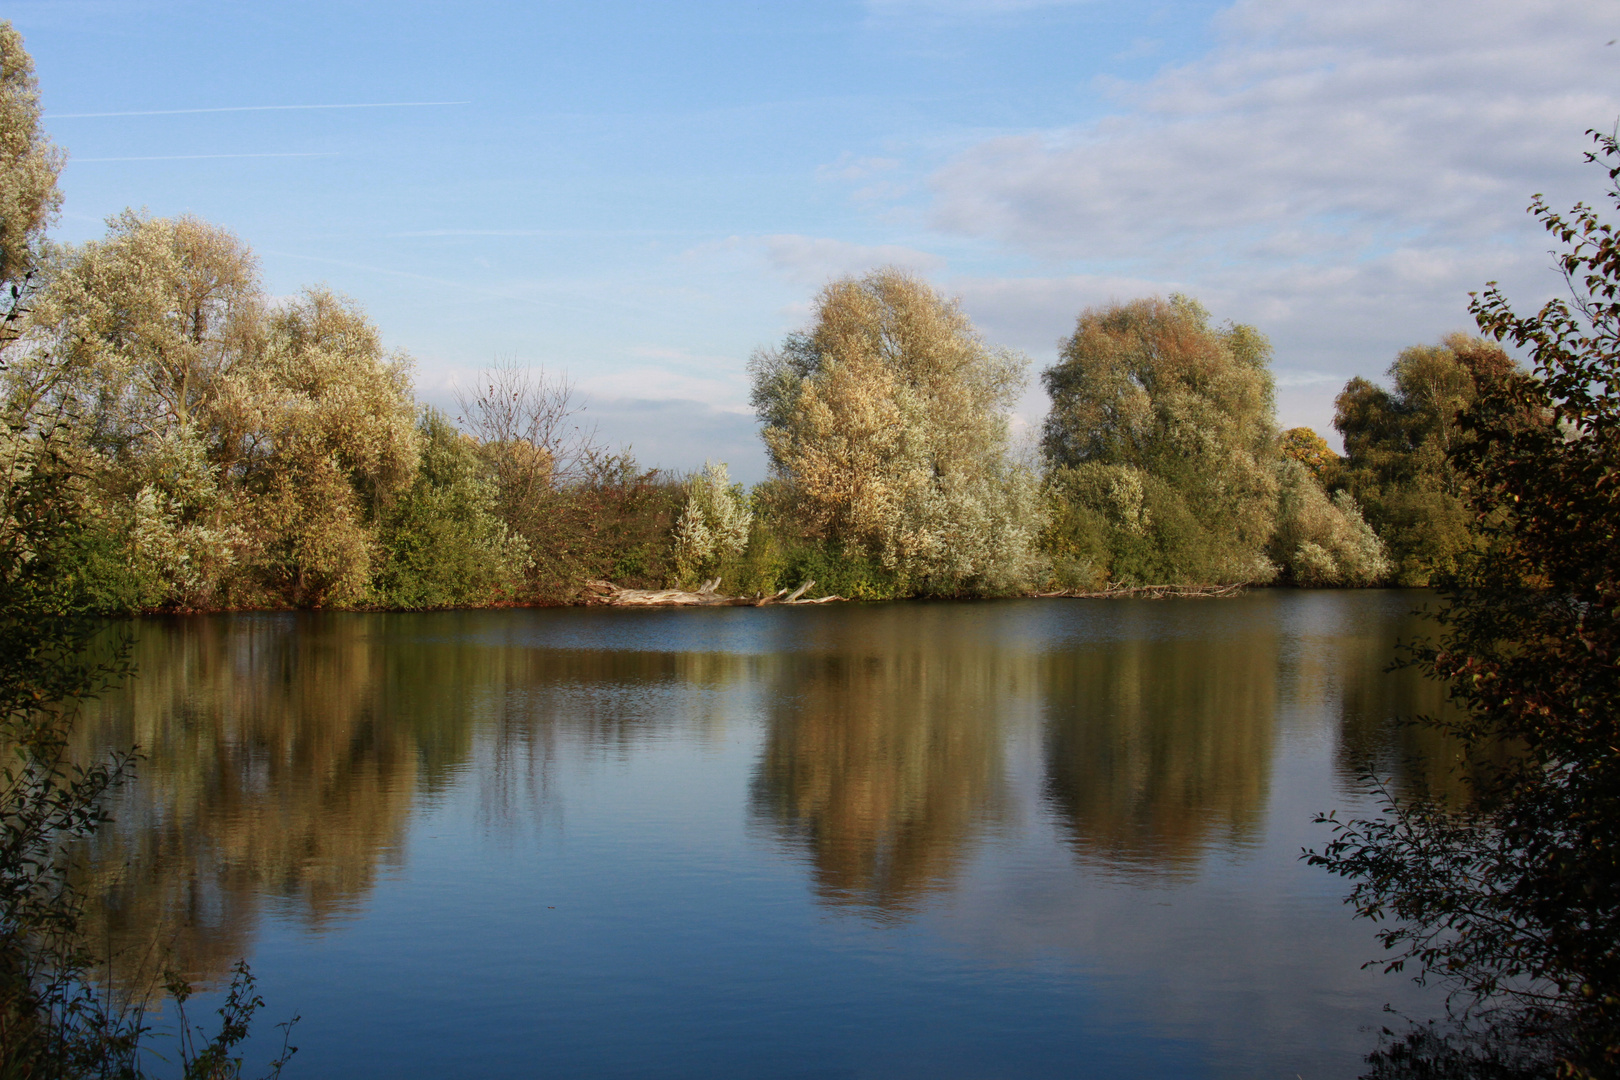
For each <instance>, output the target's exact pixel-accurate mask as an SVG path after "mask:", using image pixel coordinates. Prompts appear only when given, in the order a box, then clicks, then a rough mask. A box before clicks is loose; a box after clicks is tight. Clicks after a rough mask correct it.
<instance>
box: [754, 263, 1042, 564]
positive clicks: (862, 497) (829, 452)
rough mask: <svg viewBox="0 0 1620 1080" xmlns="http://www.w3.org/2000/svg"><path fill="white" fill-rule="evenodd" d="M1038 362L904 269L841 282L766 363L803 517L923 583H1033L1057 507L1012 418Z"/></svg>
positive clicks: (769, 433)
mask: <svg viewBox="0 0 1620 1080" xmlns="http://www.w3.org/2000/svg"><path fill="white" fill-rule="evenodd" d="M1026 366H1027V361H1026V360H1025V358H1024V357H1022V356H1020V355H1019V354H1017V353H1013V352H1010V351H1008V350H1004V349H996V348H992V347H990V346H988V345H987V344H986V343H985V342H984V341H983V339H982V338H980V336H979V334H978V332H977V331H976V330H975V329H974V328H973V325H972V324H971V323H970V322H969V321H968V319H967V317H966V316H964V315H963V314H962V312H961V310H960V308H959V307H958V306H957V304H956V303H954V302H952V301H948V300H946V299H945V298H943V297H941V296H940V295H939V294H938V293H936V292H934V290H933V289H931V288H929V286H928V285H926V284H925V283H923V282H921V281H919V280H917V279H916V278H913V277H911V276H909V275H907V274H905V273H903V272H902V271H899V270H894V269H886V270H878V271H875V272H873V273H871V274H868V275H867V276H866V277H864V278H860V279H854V278H846V279H844V280H842V281H836V282H833V283H832V284H830V285H828V286H827V287H826V288H825V289H823V290H822V292H821V294H820V295H819V296H818V297H817V301H816V320H815V322H814V324H813V325H812V326H811V327H810V328H808V329H807V330H806V331H805V332H804V333H800V334H793V335H790V336H789V337H788V338H787V340H786V341H785V342H784V343H783V345H782V347H781V348H780V349H779V350H775V349H773V350H765V351H761V352H759V353H757V354H755V357H754V360H753V362H752V364H751V371H752V374H753V378H754V393H753V400H754V405H755V408H756V409H757V410H758V412H759V415H760V419H761V420H763V421H764V425H765V427H764V431H763V432H762V434H763V436H764V439H765V444H766V448H767V450H768V452H769V454H770V460H771V466H772V469H773V471H774V472H775V473H776V475H777V476H778V477H780V478H782V479H783V480H784V481H786V483H787V487H788V490H789V491H790V492H791V493H792V504H793V507H794V512H795V513H796V514H797V515H798V517H799V519H800V524H801V525H802V526H803V527H805V528H806V529H807V530H808V531H809V532H810V533H811V534H812V535H814V536H816V537H818V538H820V539H823V540H826V541H830V542H832V543H834V544H837V545H841V546H842V547H843V548H845V549H846V550H848V551H851V552H858V553H861V554H864V555H867V556H872V557H875V558H876V559H877V560H878V561H879V562H880V563H881V564H882V565H883V566H884V567H885V568H887V569H888V570H890V571H892V572H894V573H896V574H897V575H898V576H899V577H900V578H901V579H902V580H903V581H905V582H906V583H907V586H908V587H909V588H911V589H915V590H917V591H921V592H933V593H962V592H1001V591H1009V590H1016V589H1020V588H1025V587H1027V586H1028V585H1030V584H1032V583H1033V582H1034V581H1035V580H1037V579H1038V577H1039V576H1040V573H1041V570H1042V563H1041V559H1040V557H1039V555H1038V553H1037V550H1036V538H1037V535H1038V533H1039V531H1040V529H1041V527H1042V525H1043V521H1044V517H1043V510H1042V507H1041V504H1040V500H1039V497H1038V484H1037V481H1036V478H1035V477H1034V476H1033V475H1032V474H1031V472H1030V471H1029V470H1028V469H1026V468H1024V467H1022V466H1021V465H1020V464H1018V463H1017V462H1016V461H1015V460H1013V457H1012V454H1011V453H1010V447H1009V436H1008V427H1007V415H1006V411H1007V409H1009V408H1010V407H1011V405H1012V403H1013V402H1014V400H1016V398H1017V394H1018V391H1019V390H1020V389H1021V388H1022V386H1023V381H1024V370H1025V368H1026Z"/></svg>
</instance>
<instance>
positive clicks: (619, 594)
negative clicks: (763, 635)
mask: <svg viewBox="0 0 1620 1080" xmlns="http://www.w3.org/2000/svg"><path fill="white" fill-rule="evenodd" d="M814 585H815V579H813V578H812V579H811V580H809V581H807V582H805V583H804V584H803V585H800V586H799V587H798V588H797V589H794V590H793V591H792V592H789V591H788V590H786V589H781V590H779V591H778V592H776V593H775V594H774V595H772V596H725V595H722V594H721V593H720V591H719V589H720V579H719V578H715V579H714V580H712V581H705V582H704V583H703V584H702V586H701V587H699V588H698V590H697V592H687V591H686V590H684V589H625V588H621V587H620V586H618V585H615V584H613V583H612V582H610V581H587V582H586V583H585V587H586V588H587V589H589V590H590V594H589V599H590V600H591V601H592V602H594V603H598V604H608V605H611V606H613V607H765V606H766V605H767V604H794V605H800V604H830V603H833V602H835V601H840V600H843V599H844V597H842V596H818V597H816V598H815V599H813V600H810V599H805V598H804V594H805V593H807V592H809V591H810V589H811V588H812V587H813V586H814Z"/></svg>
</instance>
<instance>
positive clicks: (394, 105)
mask: <svg viewBox="0 0 1620 1080" xmlns="http://www.w3.org/2000/svg"><path fill="white" fill-rule="evenodd" d="M471 104H472V102H470V101H365V102H357V103H355V104H352V105H226V106H223V107H221V108H214V109H138V110H135V111H133V112H76V113H47V114H46V116H45V119H46V120H88V119H90V118H92V117H98V116H180V115H181V114H184V113H224V112H286V111H288V110H292V109H408V108H416V107H419V106H427V105H471Z"/></svg>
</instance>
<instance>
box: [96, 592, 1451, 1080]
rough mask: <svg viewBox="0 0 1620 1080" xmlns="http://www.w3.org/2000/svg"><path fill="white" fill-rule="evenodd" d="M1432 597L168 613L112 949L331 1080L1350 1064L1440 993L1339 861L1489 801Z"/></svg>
mask: <svg viewBox="0 0 1620 1080" xmlns="http://www.w3.org/2000/svg"><path fill="white" fill-rule="evenodd" d="M1428 599H1429V598H1428V597H1427V596H1426V595H1424V594H1420V593H1401V592H1342V593H1341V592H1289V591H1275V592H1259V593H1255V594H1252V595H1249V596H1246V597H1242V598H1239V599H1234V600H1195V601H1176V600H1164V601H1111V602H1088V601H1072V600H1071V601H1064V600H1051V601H1009V602H994V603H975V604H904V605H902V604H895V605H865V606H856V605H851V606H845V607H828V608H813V609H796V610H794V609H783V608H765V609H748V608H725V609H712V610H700V611H668V610H666V611H645V610H644V611H633V610H607V609H592V610H540V611H491V612H449V613H438V614H424V615H309V614H303V615H247V616H219V617H207V618H190V619H174V620H146V621H142V622H140V623H139V624H138V625H137V633H138V640H137V643H136V659H137V661H138V663H139V666H140V671H141V675H140V678H139V679H138V680H137V681H136V682H135V683H133V684H132V685H131V686H130V687H129V688H128V689H127V690H126V691H124V692H123V693H122V694H121V695H120V696H118V697H116V698H113V699H110V700H108V701H106V702H104V703H103V705H102V706H101V707H100V709H99V711H98V712H97V714H96V715H95V716H94V717H93V718H92V721H91V722H90V723H89V724H88V725H87V726H86V729H85V738H86V739H87V740H88V741H91V742H93V743H95V744H96V745H99V746H105V747H114V746H121V745H127V744H129V743H139V744H140V745H141V746H142V747H143V749H144V751H145V753H146V754H147V755H148V757H147V760H146V761H144V762H143V763H142V765H141V769H140V779H139V781H138V783H137V784H136V785H135V786H134V788H133V789H132V790H130V791H129V792H128V793H127V794H126V795H125V796H124V798H123V802H122V804H121V805H120V807H119V808H118V815H117V816H118V820H117V822H116V824H115V825H114V826H113V827H111V829H110V830H109V831H108V832H107V833H106V834H104V835H103V836H102V837H101V838H99V839H98V841H97V843H96V850H95V852H94V870H93V872H94V873H95V874H96V875H97V879H98V885H100V886H102V887H104V888H105V889H106V890H107V894H108V896H109V900H108V903H107V905H106V907H105V909H104V910H98V911H97V913H96V919H97V920H98V926H97V933H98V935H101V936H103V937H104V939H105V940H107V941H109V942H111V943H113V947H114V948H115V949H117V950H119V955H120V956H121V957H123V958H124V959H123V961H122V962H123V963H124V965H125V967H126V968H127V969H133V968H136V967H138V966H139V963H140V962H141V960H142V958H145V957H150V956H153V955H155V952H154V950H155V949H156V950H168V952H169V954H170V955H171V957H172V961H171V962H173V963H176V964H178V965H179V966H180V967H182V968H184V969H185V970H188V971H190V972H191V973H192V974H193V975H195V976H197V977H201V978H203V979H214V980H217V979H218V978H219V976H221V974H223V973H225V972H227V971H228V969H229V966H230V964H231V963H232V962H233V961H234V960H235V959H236V958H237V957H246V958H247V959H248V960H249V961H250V962H251V963H252V965H253V969H254V971H255V973H256V974H257V975H258V976H259V980H260V990H261V992H262V993H263V995H264V997H265V998H266V1000H267V1002H268V1007H267V1009H266V1012H265V1014H264V1016H265V1018H266V1019H265V1020H264V1021H261V1030H268V1029H269V1027H270V1024H271V1023H273V1022H274V1021H275V1020H276V1019H280V1018H284V1017H286V1016H289V1015H291V1014H292V1013H295V1012H296V1013H300V1014H302V1016H303V1021H302V1023H300V1025H299V1026H298V1028H297V1033H296V1038H295V1039H294V1041H295V1042H296V1043H297V1044H298V1045H299V1046H300V1047H301V1048H302V1049H301V1052H300V1053H299V1055H298V1057H297V1058H296V1059H295V1063H294V1067H293V1072H292V1074H291V1075H295V1076H322V1077H324V1076H343V1077H394V1076H468V1077H472V1076H477V1077H506V1076H558V1077H586V1076H589V1077H632V1076H635V1077H655V1076H656V1077H688V1076H690V1077H699V1076H702V1077H806V1078H808V1077H930V1078H936V1077H1049V1076H1050V1077H1059V1076H1061V1077H1074V1076H1126V1075H1129V1076H1134V1077H1202V1076H1211V1077H1295V1076H1299V1077H1303V1078H1306V1080H1310V1078H1315V1077H1348V1076H1353V1075H1355V1074H1356V1072H1357V1071H1358V1066H1359V1064H1360V1059H1361V1055H1362V1054H1364V1053H1365V1052H1366V1050H1367V1049H1368V1048H1369V1047H1370V1046H1371V1045H1372V1042H1373V1036H1372V1035H1371V1034H1370V1033H1369V1031H1368V1029H1369V1027H1374V1026H1376V1025H1379V1024H1381V1023H1383V1022H1385V1020H1386V1019H1387V1018H1386V1017H1385V1016H1384V1015H1383V1014H1382V1012H1381V1009H1382V1006H1383V1005H1384V1004H1385V1003H1386V1002H1389V1003H1392V1004H1394V1005H1396V1006H1397V1007H1400V1008H1404V1009H1416V1010H1418V1011H1423V1010H1426V1009H1428V1008H1432V1007H1433V1002H1432V1000H1425V999H1423V998H1421V997H1420V996H1418V995H1419V992H1418V991H1417V990H1415V989H1414V988H1412V987H1411V986H1410V985H1409V984H1407V983H1405V982H1404V981H1402V980H1401V979H1400V977H1398V976H1383V975H1380V974H1377V973H1375V972H1365V971H1362V970H1360V964H1361V963H1362V961H1364V960H1367V959H1369V958H1371V957H1373V956H1375V955H1376V954H1377V952H1378V950H1377V946H1376V943H1375V942H1374V941H1373V938H1372V934H1371V929H1370V928H1368V927H1366V926H1364V925H1361V924H1358V923H1356V922H1353V921H1352V920H1351V919H1350V918H1349V914H1348V912H1347V910H1346V909H1345V908H1344V907H1343V905H1342V904H1341V903H1340V899H1339V898H1340V895H1341V893H1342V891H1343V886H1342V883H1341V882H1339V881H1337V880H1336V879H1333V878H1329V877H1327V876H1326V875H1324V874H1322V873H1321V872H1320V871H1315V870H1312V869H1310V868H1308V867H1306V866H1304V865H1303V864H1301V862H1300V861H1299V858H1298V856H1299V852H1300V849H1301V847H1303V846H1309V845H1313V844H1320V843H1321V842H1322V840H1323V835H1324V834H1323V832H1322V830H1321V829H1320V828H1319V827H1318V826H1315V825H1313V824H1312V823H1311V817H1312V814H1313V812H1315V811H1318V810H1325V809H1329V808H1333V807H1340V808H1344V807H1353V806H1355V805H1357V798H1358V796H1357V793H1356V783H1355V776H1356V772H1357V766H1358V764H1359V763H1360V762H1361V761H1363V760H1367V759H1369V758H1376V759H1378V760H1380V761H1381V762H1383V763H1384V767H1385V768H1387V769H1389V770H1390V771H1392V772H1393V773H1395V774H1397V775H1398V776H1399V778H1400V782H1402V783H1406V784H1428V785H1439V786H1444V785H1446V784H1449V783H1455V781H1454V780H1452V779H1450V778H1449V777H1448V776H1447V773H1446V770H1445V768H1444V766H1443V764H1438V765H1437V764H1431V765H1430V766H1429V767H1428V769H1427V770H1425V769H1424V768H1421V767H1417V766H1414V765H1411V764H1409V763H1408V759H1409V758H1410V756H1411V755H1412V754H1414V753H1424V752H1427V753H1428V754H1429V756H1430V758H1431V759H1434V758H1436V757H1443V755H1442V754H1440V753H1439V751H1438V749H1437V748H1435V747H1425V746H1423V745H1420V744H1418V743H1416V742H1413V741H1412V740H1413V739H1414V736H1413V735H1412V734H1411V733H1410V732H1407V733H1406V734H1404V735H1403V734H1401V733H1400V730H1399V729H1396V728H1395V727H1394V726H1393V725H1392V724H1391V722H1390V721H1391V720H1392V718H1394V717H1396V716H1399V715H1402V714H1406V713H1411V712H1415V711H1424V710H1427V711H1434V710H1435V709H1436V708H1438V707H1439V701H1438V692H1437V690H1436V688H1435V687H1434V686H1432V685H1431V684H1426V683H1424V682H1422V681H1421V680H1418V679H1416V678H1415V677H1413V676H1411V675H1409V674H1397V675H1387V674H1384V673H1383V668H1384V666H1385V665H1386V664H1387V663H1388V662H1389V660H1390V658H1391V656H1392V655H1393V644H1394V642H1395V640H1396V639H1397V638H1398V637H1410V636H1411V635H1412V634H1413V633H1414V632H1417V631H1419V630H1421V629H1422V624H1421V623H1419V622H1417V621H1415V620H1413V619H1412V618H1411V617H1410V614H1409V613H1410V612H1411V610H1412V609H1413V608H1414V607H1417V606H1419V605H1421V604H1423V603H1425V602H1427V601H1428ZM1403 739H1404V740H1405V742H1403V741H1402V740H1403ZM154 928H156V929H155V931H154Z"/></svg>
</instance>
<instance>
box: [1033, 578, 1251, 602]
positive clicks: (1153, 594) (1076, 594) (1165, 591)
mask: <svg viewBox="0 0 1620 1080" xmlns="http://www.w3.org/2000/svg"><path fill="white" fill-rule="evenodd" d="M1248 587H1249V583H1248V582H1247V581H1238V582H1234V583H1233V584H1231V585H1110V586H1108V587H1107V588H1105V589H1100V590H1096V591H1093V592H1083V591H1081V590H1079V589H1060V590H1059V591H1057V592H1043V593H1036V594H1035V595H1036V596H1039V597H1046V598H1050V597H1066V598H1069V599H1075V600H1119V599H1124V598H1125V597H1133V596H1134V597H1145V598H1147V599H1150V600H1157V599H1163V598H1165V597H1172V596H1192V597H1218V596H1237V595H1239V594H1241V593H1242V592H1244V591H1245V590H1246V589H1248Z"/></svg>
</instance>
